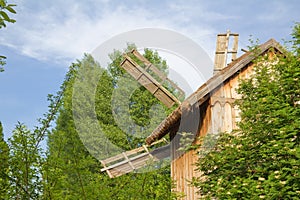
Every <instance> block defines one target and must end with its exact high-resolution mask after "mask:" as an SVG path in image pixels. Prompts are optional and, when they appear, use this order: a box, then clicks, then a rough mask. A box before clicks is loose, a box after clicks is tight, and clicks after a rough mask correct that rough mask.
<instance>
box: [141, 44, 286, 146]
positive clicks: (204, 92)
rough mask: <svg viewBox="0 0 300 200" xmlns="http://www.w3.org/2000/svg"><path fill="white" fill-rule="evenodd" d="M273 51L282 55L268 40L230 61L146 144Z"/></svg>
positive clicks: (178, 108)
mask: <svg viewBox="0 0 300 200" xmlns="http://www.w3.org/2000/svg"><path fill="white" fill-rule="evenodd" d="M272 48H273V49H275V50H276V51H279V52H280V53H283V52H284V50H283V48H282V47H281V45H280V44H279V43H278V42H277V41H276V40H274V39H270V40H268V41H267V42H265V43H264V44H262V45H259V46H258V48H257V49H258V50H259V52H258V53H257V52H256V51H255V53H254V52H252V51H248V52H246V53H245V54H243V55H242V56H240V57H239V58H237V59H236V60H234V61H232V62H231V63H229V64H228V65H227V67H225V68H224V69H223V70H221V71H220V72H218V73H217V74H215V75H214V76H213V77H211V78H210V79H209V80H208V81H207V82H205V83H204V84H203V85H201V86H200V87H199V88H198V89H197V90H196V91H195V92H194V93H193V94H191V95H190V96H189V97H188V98H187V99H186V100H184V102H183V103H182V104H181V106H179V107H177V108H176V109H175V110H174V111H173V112H172V113H171V114H170V115H169V116H168V117H167V118H165V119H164V120H163V121H162V122H161V123H160V124H159V125H158V126H157V127H156V129H154V131H153V132H152V133H151V135H149V136H148V137H147V138H146V143H147V144H151V143H153V142H154V141H156V140H158V139H161V138H162V137H164V136H165V135H167V134H168V133H169V131H170V130H171V129H172V128H173V127H175V126H176V125H177V124H178V123H179V122H180V118H181V115H182V110H183V109H185V108H188V107H189V106H194V105H195V104H197V106H200V105H201V104H202V103H203V102H205V101H206V100H207V99H208V98H209V96H210V93H211V92H212V91H213V90H214V89H216V88H217V87H219V86H220V85H221V84H222V83H224V82H225V81H226V80H228V79H229V78H230V77H232V76H233V75H235V74H236V73H238V72H239V71H240V70H241V69H243V68H244V67H245V66H247V65H248V64H249V63H251V62H252V61H253V60H254V59H256V58H257V57H258V56H260V55H262V54H263V53H265V52H266V51H268V50H269V49H272Z"/></svg>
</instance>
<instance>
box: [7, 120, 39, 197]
mask: <svg viewBox="0 0 300 200" xmlns="http://www.w3.org/2000/svg"><path fill="white" fill-rule="evenodd" d="M8 141H9V148H10V155H9V173H8V174H9V180H10V186H9V190H8V193H9V199H38V198H39V197H40V195H41V191H42V184H41V175H40V172H41V169H40V160H41V157H40V153H39V152H40V149H39V148H37V146H36V145H37V141H36V137H35V134H34V133H32V132H30V131H29V130H28V129H27V128H26V126H24V125H23V124H18V125H17V126H16V128H15V130H14V131H13V136H12V137H11V138H9V140H8Z"/></svg>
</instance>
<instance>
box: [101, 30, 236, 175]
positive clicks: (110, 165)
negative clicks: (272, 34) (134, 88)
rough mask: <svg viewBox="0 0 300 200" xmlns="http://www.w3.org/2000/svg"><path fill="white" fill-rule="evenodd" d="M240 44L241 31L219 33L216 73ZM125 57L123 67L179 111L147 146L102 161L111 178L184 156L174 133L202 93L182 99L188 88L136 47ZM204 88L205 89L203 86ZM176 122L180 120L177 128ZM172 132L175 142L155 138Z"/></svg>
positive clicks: (168, 105) (163, 125)
mask: <svg viewBox="0 0 300 200" xmlns="http://www.w3.org/2000/svg"><path fill="white" fill-rule="evenodd" d="M232 36H233V48H232V50H230V51H229V50H228V46H229V42H230V37H232ZM237 45H238V34H233V33H230V31H227V33H225V34H218V35H217V48H216V55H215V66H214V74H217V73H218V72H219V71H221V70H222V69H224V68H225V67H226V65H227V54H228V53H231V54H232V60H235V59H236V55H237ZM130 55H131V56H134V57H135V58H136V60H138V62H136V61H135V60H134V59H132V58H131V57H130ZM123 57H124V59H123V61H122V63H121V65H120V66H121V67H122V68H123V69H125V70H126V71H127V72H128V73H129V74H130V75H131V76H132V77H133V78H134V79H135V80H136V81H137V82H138V83H140V84H141V85H142V86H144V87H145V88H146V89H147V90H148V91H149V92H150V93H151V94H152V95H153V96H155V97H156V98H157V99H158V100H159V101H161V102H162V103H163V104H164V105H166V106H167V107H168V108H171V107H172V106H174V105H177V108H175V110H174V111H173V112H172V113H171V114H170V115H169V116H168V117H167V118H166V119H165V120H163V121H162V122H161V124H160V125H159V126H158V127H157V128H156V129H155V130H153V132H152V133H151V134H150V135H149V136H148V137H147V138H146V143H147V144H146V145H142V146H141V147H139V148H136V149H133V150H130V151H126V152H122V153H121V154H118V155H116V156H113V157H110V158H107V159H105V160H101V164H102V166H103V168H102V169H101V172H104V171H105V172H107V173H108V175H109V177H110V178H114V177H117V176H121V175H123V174H126V173H129V172H132V171H135V170H138V169H140V168H142V167H144V166H145V165H147V164H148V163H149V161H158V160H162V159H165V158H167V157H170V156H171V153H172V157H174V158H175V157H178V156H180V155H181V154H178V153H176V150H178V144H177V143H179V142H180V141H179V138H180V137H176V138H175V139H174V136H175V135H176V132H177V131H178V128H179V124H180V118H181V115H182V112H183V110H188V109H189V106H190V103H189V102H191V99H196V98H198V96H199V94H198V93H197V91H196V92H195V93H194V95H191V96H190V97H189V98H187V99H185V100H184V101H183V102H181V101H180V99H183V97H184V91H183V90H182V89H181V88H180V87H178V86H177V85H176V84H175V83H174V82H173V81H172V80H170V79H169V78H168V77H167V76H166V75H165V74H163V73H162V72H161V71H160V70H159V69H158V68H157V67H156V66H155V65H154V64H153V63H151V62H150V61H149V60H147V59H146V58H145V57H144V56H143V55H141V54H140V53H139V52H138V51H137V50H136V49H133V50H132V51H131V52H129V53H127V54H124V55H123ZM138 63H142V64H138ZM164 85H169V86H171V87H172V88H174V89H175V91H176V94H177V95H176V96H177V97H176V96H175V95H174V94H172V92H170V91H169V90H168V89H166V87H164ZM204 86H205V84H204ZM200 89H203V88H202V87H200ZM200 91H201V90H200ZM195 94H196V95H195ZM206 100H207V96H205V97H203V99H202V101H203V102H204V101H206ZM197 101H198V100H197ZM188 112H190V111H188ZM195 114H197V113H195ZM191 117H193V116H191ZM170 119H171V120H170ZM169 122H170V123H169ZM173 122H176V123H175V124H176V125H175V126H176V127H174V123H173ZM177 122H178V123H177ZM171 129H172V131H171ZM168 131H171V133H170V137H171V138H173V139H174V141H173V142H172V143H171V144H168V142H167V141H166V140H165V139H164V138H162V139H160V140H158V141H155V139H157V138H161V136H160V133H161V132H168ZM181 131H182V130H181ZM183 131H184V130H183ZM192 139H194V138H192ZM160 143H165V145H164V146H160V147H156V145H157V144H160ZM171 148H172V151H174V149H175V152H171ZM172 159H173V158H172Z"/></svg>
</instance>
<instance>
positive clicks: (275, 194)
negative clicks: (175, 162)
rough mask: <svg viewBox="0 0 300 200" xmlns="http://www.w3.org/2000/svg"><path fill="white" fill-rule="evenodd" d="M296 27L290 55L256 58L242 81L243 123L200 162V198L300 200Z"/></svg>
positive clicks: (299, 83) (299, 86)
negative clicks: (251, 72) (252, 70)
mask: <svg viewBox="0 0 300 200" xmlns="http://www.w3.org/2000/svg"><path fill="white" fill-rule="evenodd" d="M299 30H300V28H299V24H298V25H296V26H295V29H294V32H293V36H294V39H293V45H294V47H293V49H292V51H291V52H286V53H285V55H279V54H277V55H276V56H275V57H273V58H271V61H270V57H269V56H268V55H265V56H262V57H260V58H259V59H258V60H257V61H256V63H255V64H256V66H255V67H254V70H255V73H254V75H252V76H251V77H250V78H249V79H247V80H241V83H240V85H239V89H238V92H239V93H240V94H241V96H242V98H241V100H239V101H238V106H239V108H240V110H241V118H242V121H241V122H240V123H239V130H238V132H237V133H236V134H227V133H224V134H222V136H221V137H220V138H219V140H218V143H217V145H216V147H215V149H214V150H213V151H212V152H210V153H209V154H207V155H206V157H204V158H201V159H199V161H198V164H197V165H198V168H199V170H200V171H201V172H202V173H203V176H202V177H201V178H199V179H195V180H194V183H193V184H194V185H195V186H197V187H198V188H199V192H200V193H201V195H202V197H203V198H206V199H211V198H217V199H259V198H261V199H298V197H299V195H300V183H299V178H300V174H299V172H300V169H299V166H300V162H299V159H300V146H299V143H300V95H299V94H300V81H299V79H300V60H299V39H300V38H299Z"/></svg>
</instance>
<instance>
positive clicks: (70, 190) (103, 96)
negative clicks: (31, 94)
mask: <svg viewBox="0 0 300 200" xmlns="http://www.w3.org/2000/svg"><path fill="white" fill-rule="evenodd" d="M130 48H132V47H131V46H129V48H128V49H130ZM146 52H147V54H148V55H149V56H147V58H148V59H149V60H150V61H153V60H155V59H156V62H157V63H162V64H163V65H161V66H162V67H164V68H165V70H166V69H167V66H166V64H165V61H160V58H159V56H158V54H157V53H154V52H151V51H150V50H146ZM121 55H122V53H121V52H120V51H116V52H114V53H113V54H112V55H110V57H111V59H112V63H111V64H110V66H109V68H108V70H104V69H101V68H100V66H99V64H98V63H96V62H95V61H94V60H93V58H92V57H91V56H89V55H86V56H85V57H84V58H83V59H82V60H81V61H78V62H77V63H75V64H73V65H72V66H71V68H70V70H69V72H68V74H67V76H68V77H69V78H68V79H67V80H66V81H65V83H64V85H66V87H65V90H64V92H63V97H62V104H61V107H60V111H59V114H58V118H57V121H56V127H55V129H54V130H53V131H52V132H51V134H50V135H49V140H48V146H49V153H48V158H47V162H46V164H45V167H44V172H43V174H44V177H45V180H47V181H46V184H45V190H46V191H45V198H46V199H126V200H127V199H171V198H172V194H171V178H170V168H169V167H164V168H161V169H160V170H155V171H151V172H148V173H130V174H126V175H124V176H121V177H118V178H115V179H110V178H109V177H108V175H107V174H105V173H100V172H99V169H100V168H101V166H100V162H99V160H98V159H99V158H98V157H97V154H101V155H112V153H114V152H108V150H107V149H106V148H99V146H103V147H105V144H107V143H108V142H110V143H113V144H114V145H115V146H117V147H118V148H120V149H122V150H129V149H133V148H136V147H139V146H140V145H141V144H142V143H143V140H144V138H140V137H136V136H135V134H133V133H132V132H130V131H128V132H126V131H124V130H122V129H120V127H119V126H120V124H121V125H122V124H123V123H126V120H124V119H121V120H120V122H119V124H117V123H116V122H115V120H114V116H113V111H112V110H113V109H114V108H112V103H111V99H112V97H113V92H114V90H117V89H126V87H124V84H123V82H122V81H121V79H122V78H123V76H124V74H126V73H125V71H124V70H122V69H121V68H120V67H119V65H120V63H121V61H122V56H121ZM82 67H84V70H83V71H84V72H83V73H85V75H87V76H88V78H87V77H83V79H82V81H84V79H89V80H90V81H89V82H90V84H97V87H96V91H89V90H90V89H89V85H79V86H76V84H75V79H76V78H79V80H81V77H80V76H81V75H80V73H81V72H80V68H82ZM98 69H99V71H98V72H96V71H97V70H98ZM99 72H100V74H101V77H100V79H99V82H96V83H95V82H94V77H93V76H92V75H93V74H95V73H99ZM90 75H91V77H89V76H90ZM128 78H130V77H128ZM95 80H96V79H95ZM125 86H126V85H125ZM76 91H80V92H79V94H78V96H79V99H80V101H84V102H83V104H82V105H84V106H82V105H81V104H80V105H77V103H78V102H77V101H76V99H75V100H74V94H75V92H76ZM93 92H95V99H94V101H95V111H96V118H97V120H98V123H99V125H100V126H101V128H102V130H103V132H104V134H105V137H103V136H101V137H100V136H99V133H98V136H97V133H95V134H94V135H93V133H92V132H93V128H91V127H93V124H92V122H90V121H89V120H86V121H84V122H85V123H83V124H81V127H83V129H85V130H91V132H88V133H87V134H88V135H87V137H83V136H82V135H81V136H79V135H78V126H77V127H76V125H75V123H74V115H76V116H77V117H79V118H80V117H82V118H83V119H86V118H88V117H89V116H86V114H87V115H90V114H91V113H89V112H88V113H86V112H87V110H86V109H87V107H89V106H90V105H93V104H92V103H91V101H92V100H93V99H89V98H84V97H85V96H89V95H91V94H92V93H93ZM116 95H117V96H116V97H114V98H115V99H116V100H117V101H121V100H122V99H123V96H122V93H118V94H116ZM118 95H121V96H118ZM127 97H128V96H124V98H127ZM129 100H130V102H131V105H133V104H134V105H135V107H134V108H130V112H131V114H132V118H133V119H134V121H135V123H136V124H138V125H139V126H143V125H146V126H147V125H149V123H150V121H151V119H150V117H149V116H148V115H149V110H150V108H151V105H150V106H149V105H148V104H152V105H154V104H155V105H156V104H160V102H159V101H158V100H157V99H156V98H154V97H153V96H152V95H151V94H150V93H149V92H148V91H147V90H145V89H144V88H142V87H140V86H138V87H137V88H136V91H135V92H134V93H133V95H132V97H131V98H130V99H129ZM116 104H117V105H118V102H116ZM74 106H75V108H77V107H79V108H78V110H77V109H76V111H74ZM118 109H119V108H118ZM138 109H140V110H141V111H143V110H144V111H143V114H142V115H141V114H140V113H138V112H137V110H138ZM162 109H164V110H167V109H166V108H164V107H162ZM168 112H170V111H169V110H168ZM91 115H92V114H91ZM138 115H139V116H138ZM155 117H156V116H155ZM154 121H157V120H154ZM150 124H151V123H150ZM152 125H153V124H152ZM135 130H138V131H140V132H142V131H143V130H142V128H137V129H135ZM83 142H84V143H85V146H86V145H87V144H88V145H89V151H88V150H87V149H86V148H85V146H84V145H83ZM91 153H92V154H91ZM116 153H117V152H116ZM96 157H97V158H96Z"/></svg>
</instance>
